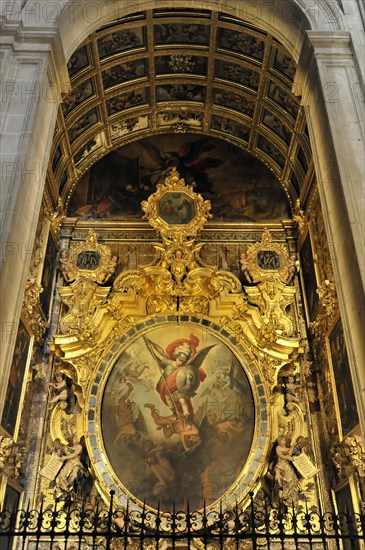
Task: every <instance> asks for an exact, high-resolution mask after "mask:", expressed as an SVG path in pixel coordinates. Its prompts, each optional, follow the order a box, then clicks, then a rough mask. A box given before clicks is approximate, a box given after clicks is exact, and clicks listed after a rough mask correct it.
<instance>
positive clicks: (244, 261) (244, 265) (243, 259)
mask: <svg viewBox="0 0 365 550" xmlns="http://www.w3.org/2000/svg"><path fill="white" fill-rule="evenodd" d="M240 264H241V271H242V273H243V274H244V276H245V277H246V279H247V280H248V282H249V283H253V278H252V275H251V273H250V264H249V262H248V258H247V255H246V253H245V252H242V253H241V256H240Z"/></svg>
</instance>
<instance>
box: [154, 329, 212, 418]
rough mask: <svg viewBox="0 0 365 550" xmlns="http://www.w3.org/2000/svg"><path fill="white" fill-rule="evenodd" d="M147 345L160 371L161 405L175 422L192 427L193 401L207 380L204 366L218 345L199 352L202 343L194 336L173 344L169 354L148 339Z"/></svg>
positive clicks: (159, 390)
mask: <svg viewBox="0 0 365 550" xmlns="http://www.w3.org/2000/svg"><path fill="white" fill-rule="evenodd" d="M145 342H146V346H147V348H148V350H149V351H150V353H151V354H152V356H153V358H154V359H155V361H156V362H157V363H158V366H159V368H160V371H161V377H160V379H159V381H158V383H157V386H156V390H157V391H158V393H159V395H160V398H161V400H162V402H163V403H165V405H167V406H168V407H169V408H170V410H171V412H172V419H173V420H177V419H178V418H180V420H184V421H185V424H186V426H187V427H189V426H190V425H191V422H192V421H193V419H194V410H193V405H192V403H191V398H192V397H194V395H195V394H196V391H197V389H198V387H199V385H200V383H201V382H203V381H204V380H205V378H206V374H205V372H204V370H203V369H202V368H201V365H202V363H203V361H204V360H205V358H206V357H207V355H208V353H209V351H210V350H211V349H212V348H213V347H214V346H215V344H213V345H211V346H207V347H205V348H203V349H202V350H200V351H197V348H198V346H199V343H200V342H199V338H198V337H197V336H196V335H195V334H193V333H191V334H190V336H189V338H180V339H178V340H174V341H173V342H171V343H170V344H169V345H168V346H167V348H166V352H164V350H163V349H162V348H161V347H160V346H159V345H158V344H156V343H155V342H152V341H151V340H149V339H147V338H145Z"/></svg>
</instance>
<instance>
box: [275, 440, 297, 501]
mask: <svg viewBox="0 0 365 550" xmlns="http://www.w3.org/2000/svg"><path fill="white" fill-rule="evenodd" d="M275 454H276V457H275V461H274V465H273V468H274V491H273V500H274V501H275V500H278V501H279V502H280V503H282V504H284V505H285V506H286V507H287V508H293V507H296V506H297V504H298V494H299V485H298V477H297V474H296V471H295V469H294V466H293V465H292V462H293V458H292V448H291V447H290V438H289V437H286V436H280V437H279V438H278V440H277V445H276V449H275Z"/></svg>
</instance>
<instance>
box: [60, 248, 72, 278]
mask: <svg viewBox="0 0 365 550" xmlns="http://www.w3.org/2000/svg"><path fill="white" fill-rule="evenodd" d="M59 270H60V272H61V273H62V276H63V278H64V279H65V281H66V282H69V281H70V278H69V272H70V271H71V268H70V264H69V263H68V254H67V252H66V250H63V249H62V250H61V251H60V259H59Z"/></svg>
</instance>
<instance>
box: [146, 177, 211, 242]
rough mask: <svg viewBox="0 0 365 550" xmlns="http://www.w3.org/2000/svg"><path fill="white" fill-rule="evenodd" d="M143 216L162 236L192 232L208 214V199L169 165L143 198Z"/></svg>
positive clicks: (188, 235)
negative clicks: (162, 180)
mask: <svg viewBox="0 0 365 550" xmlns="http://www.w3.org/2000/svg"><path fill="white" fill-rule="evenodd" d="M141 206H142V210H143V211H144V213H145V214H144V218H146V219H148V221H149V223H150V224H151V225H152V227H153V228H154V229H157V230H158V231H159V232H160V234H161V236H162V237H163V238H165V239H174V238H176V237H177V236H179V237H180V238H181V237H182V238H183V239H184V240H185V239H186V237H192V236H195V235H196V234H197V233H198V231H199V230H200V229H202V227H203V225H204V224H205V223H206V221H207V220H208V219H209V218H211V217H212V215H211V213H210V209H211V203H210V201H209V200H204V199H203V197H202V196H201V195H199V194H197V193H194V191H193V187H192V186H191V185H186V184H185V180H184V179H183V178H180V176H179V173H178V172H177V170H176V168H173V169H172V170H171V172H170V174H169V175H168V176H167V178H166V179H165V181H164V183H159V184H157V191H156V192H155V193H153V194H152V195H150V197H149V198H148V200H146V201H143V202H142V204H141Z"/></svg>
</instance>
